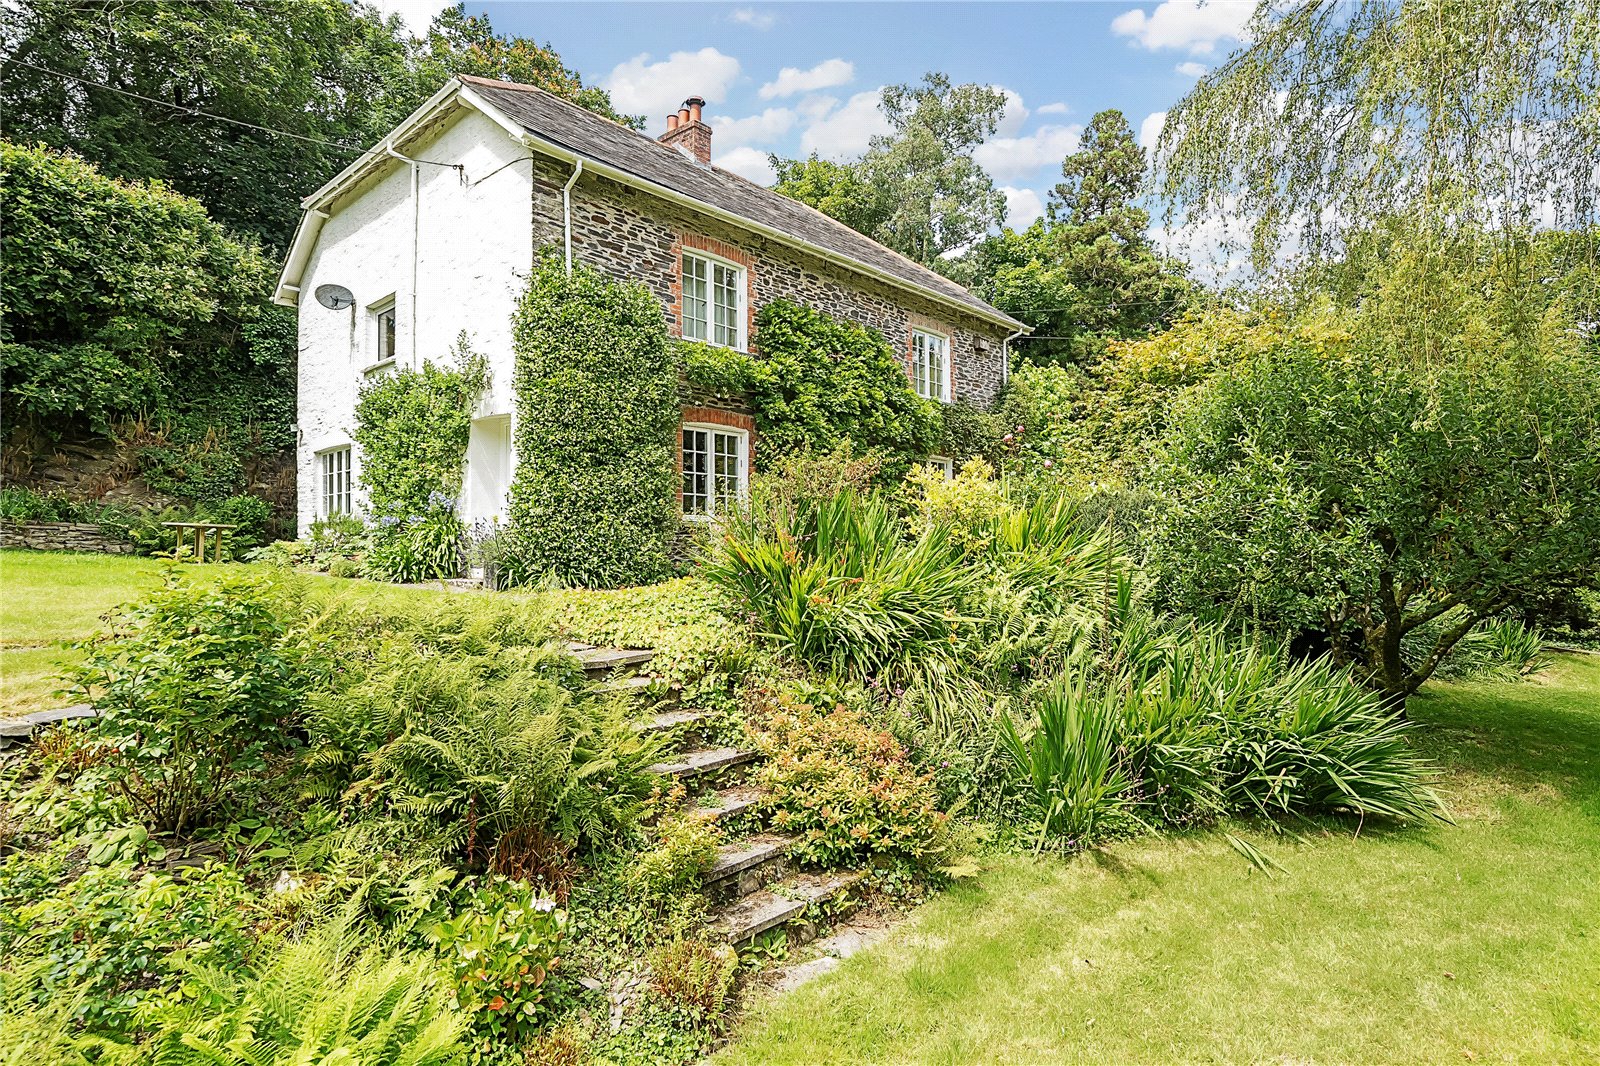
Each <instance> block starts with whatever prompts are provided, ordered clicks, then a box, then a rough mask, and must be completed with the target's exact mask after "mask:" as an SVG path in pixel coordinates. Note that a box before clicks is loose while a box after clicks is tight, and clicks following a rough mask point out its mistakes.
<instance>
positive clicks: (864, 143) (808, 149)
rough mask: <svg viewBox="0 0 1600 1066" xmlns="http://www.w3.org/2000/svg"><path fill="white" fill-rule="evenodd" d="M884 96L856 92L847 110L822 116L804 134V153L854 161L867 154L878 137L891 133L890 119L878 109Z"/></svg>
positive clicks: (875, 91) (843, 108)
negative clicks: (879, 101) (873, 139)
mask: <svg viewBox="0 0 1600 1066" xmlns="http://www.w3.org/2000/svg"><path fill="white" fill-rule="evenodd" d="M882 94H883V90H882V89H873V90H871V91H870V92H864V93H856V94H855V95H854V96H852V97H851V98H850V99H849V100H848V101H847V102H846V103H845V105H844V106H843V107H839V108H834V109H831V110H829V111H828V112H827V113H825V114H821V115H819V116H818V117H817V118H816V119H814V120H813V121H812V123H811V124H810V125H809V126H807V127H806V128H805V130H804V132H802V133H801V134H800V154H801V155H810V154H811V153H812V152H816V153H817V154H818V155H820V156H822V157H823V158H824V159H853V158H855V157H856V156H859V155H860V154H861V153H862V152H865V151H866V150H867V148H868V146H869V145H870V144H871V143H872V138H873V137H874V136H876V135H877V134H880V133H888V132H889V120H888V119H886V118H884V117H883V112H882V111H880V110H879V109H878V100H879V98H880V97H881V96H882Z"/></svg>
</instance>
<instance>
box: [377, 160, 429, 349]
mask: <svg viewBox="0 0 1600 1066" xmlns="http://www.w3.org/2000/svg"><path fill="white" fill-rule="evenodd" d="M383 149H384V151H386V152H388V153H389V154H390V155H392V156H394V157H395V158H396V159H398V160H400V161H401V162H402V163H409V164H411V322H410V326H411V368H412V369H413V370H416V369H419V366H418V363H417V334H418V333H420V332H421V329H420V328H419V327H420V326H421V322H420V321H419V320H418V319H417V261H418V260H419V259H420V258H421V255H422V249H421V246H420V241H421V239H422V166H421V163H422V160H420V159H412V158H411V157H410V156H405V155H401V154H400V153H399V152H397V151H395V150H394V145H392V144H386V145H384V146H383Z"/></svg>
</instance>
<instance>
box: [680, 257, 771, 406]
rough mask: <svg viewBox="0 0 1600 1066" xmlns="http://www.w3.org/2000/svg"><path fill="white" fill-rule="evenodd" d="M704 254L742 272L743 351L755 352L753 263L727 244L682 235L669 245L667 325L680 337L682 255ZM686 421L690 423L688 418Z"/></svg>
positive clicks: (681, 322)
mask: <svg viewBox="0 0 1600 1066" xmlns="http://www.w3.org/2000/svg"><path fill="white" fill-rule="evenodd" d="M684 252H705V253H706V254H708V255H714V256H716V257H717V258H718V259H726V260H727V261H728V262H730V263H733V264H735V265H737V266H739V267H742V268H743V269H744V314H745V323H744V336H745V349H746V350H747V351H749V352H750V353H751V354H754V353H755V350H756V261H755V258H754V257H753V256H751V254H750V253H749V252H746V251H745V250H744V249H742V248H738V247H735V246H734V245H731V244H729V243H728V242H727V241H719V240H717V239H716V238H714V237H702V236H700V235H699V234H698V233H681V234H679V235H678V238H677V239H676V240H674V241H673V242H672V261H673V263H674V264H675V270H674V273H673V276H672V303H671V304H670V305H669V306H668V307H667V326H668V328H669V329H670V330H671V331H672V335H673V336H674V337H682V336H683V253H684ZM689 421H693V420H692V419H690V420H689Z"/></svg>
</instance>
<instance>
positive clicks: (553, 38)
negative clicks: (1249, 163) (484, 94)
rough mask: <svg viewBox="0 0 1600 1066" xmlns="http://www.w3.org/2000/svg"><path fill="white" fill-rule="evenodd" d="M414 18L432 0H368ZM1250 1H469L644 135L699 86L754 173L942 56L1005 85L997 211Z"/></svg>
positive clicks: (870, 127)
mask: <svg viewBox="0 0 1600 1066" xmlns="http://www.w3.org/2000/svg"><path fill="white" fill-rule="evenodd" d="M378 6H379V7H380V8H382V9H384V10H385V11H393V12H398V13H400V14H402V15H403V16H404V17H405V18H406V19H407V21H408V23H409V24H410V25H411V26H412V27H413V28H420V25H425V24H426V22H427V21H428V19H429V18H430V17H431V16H432V14H433V13H435V12H436V11H437V10H438V9H439V8H440V7H441V6H443V5H442V3H440V2H439V0H382V2H380V3H379V4H378ZM1254 6H1255V0H1144V2H1143V3H1130V2H1127V0H1075V2H1074V0H1058V2H1054V3H1014V2H962V3H951V2H941V3H926V2H912V0H903V2H872V3H865V2H863V3H853V2H844V0H833V2H826V3H823V2H779V3H771V2H768V3H638V2H599V0H592V2H564V3H528V2H513V0H497V2H484V0H468V3H467V8H468V10H469V11H471V12H473V13H477V12H483V13H486V14H488V15H489V17H490V19H491V21H492V22H493V24H494V26H495V28H496V29H497V30H498V31H500V32H502V33H510V34H516V35H518V36H524V37H532V38H534V39H536V40H538V41H539V42H541V43H546V44H549V45H550V46H552V47H553V48H554V49H555V50H556V51H557V52H558V53H560V55H561V57H562V59H563V60H564V61H565V62H566V64H567V65H568V66H569V67H571V68H573V69H575V70H577V71H578V72H579V73H580V74H581V75H582V76H583V80H584V82H585V83H586V84H595V85H600V86H602V87H604V88H606V89H607V90H609V91H610V93H611V98H612V102H613V104H614V105H615V106H616V107H617V109H618V110H619V111H622V112H625V113H628V114H641V115H645V116H647V118H648V119H649V123H648V125H647V127H646V128H647V130H648V131H649V132H651V133H653V134H659V133H661V132H662V131H663V130H665V128H666V116H667V115H668V114H669V113H670V112H673V111H675V110H677V107H678V105H679V104H680V103H681V102H682V101H683V99H684V98H685V97H687V96H691V95H699V96H703V97H704V98H705V99H706V101H707V107H706V109H705V117H706V121H707V122H708V123H709V124H710V126H711V128H712V141H711V150H712V161H713V162H714V163H716V164H717V165H718V166H722V167H725V168H727V169H729V170H733V171H736V172H738V173H740V174H743V175H744V176H746V177H748V178H751V179H753V180H755V181H759V182H762V183H763V184H770V183H771V181H772V171H771V169H770V167H769V166H768V164H767V153H768V152H775V153H777V154H778V155H780V156H803V155H807V154H809V153H811V152H813V151H815V152H817V153H818V154H819V155H821V156H823V157H825V158H835V159H842V158H853V157H856V156H859V155H860V154H861V152H862V151H863V150H865V148H866V147H867V142H868V141H869V139H870V138H871V137H872V136H873V135H874V134H876V133H881V132H883V131H884V130H885V128H886V126H885V123H884V119H883V116H882V114H881V112H880V111H879V110H878V106H877V104H878V92H879V90H880V89H881V87H882V86H884V85H889V84H895V83H900V82H916V81H920V80H921V78H922V75H923V74H924V73H927V72H929V71H942V72H944V73H946V74H948V75H949V76H950V77H951V79H952V80H953V81H956V82H958V83H959V82H978V83H981V84H987V85H993V86H995V87H997V88H1000V89H1002V90H1004V91H1005V93H1006V96H1007V101H1008V105H1007V108H1006V114H1005V117H1004V119H1003V120H1002V122H1001V126H1000V129H999V131H998V132H997V133H996V135H995V136H994V137H992V138H991V139H990V140H989V141H987V142H986V143H985V144H983V145H982V146H981V147H980V148H979V149H978V150H977V152H976V153H975V154H976V156H977V159H978V161H979V162H980V163H982V164H983V166H984V167H985V168H986V169H987V170H988V171H989V173H990V174H991V175H992V176H993V177H994V179H995V183H996V184H997V185H998V186H1000V188H1001V189H1002V190H1003V191H1004V192H1005V194H1006V201H1007V206H1008V217H1007V223H1008V224H1010V225H1012V226H1015V227H1019V228H1020V227H1023V226H1026V225H1027V224H1028V223H1029V222H1031V221H1032V220H1033V219H1035V218H1037V217H1038V216H1039V215H1040V214H1041V213H1042V212H1043V209H1044V203H1045V200H1046V199H1047V197H1048V194H1049V191H1050V189H1051V188H1052V187H1053V186H1054V185H1055V183H1056V182H1057V181H1058V180H1059V178H1060V170H1061V160H1062V157H1063V156H1065V155H1066V154H1068V153H1069V152H1071V151H1072V150H1073V149H1074V147H1075V146H1076V144H1077V139H1078V135H1079V133H1080V131H1081V130H1082V128H1083V125H1084V124H1085V123H1086V122H1088V120H1089V119H1090V118H1091V117H1092V116H1093V115H1094V114H1095V112H1097V111H1100V110H1102V109H1105V108H1118V109H1120V110H1121V111H1122V112H1123V114H1124V115H1125V116H1127V119H1128V122H1129V123H1130V125H1132V126H1133V128H1134V130H1135V131H1136V132H1137V133H1138V134H1139V135H1140V138H1141V140H1142V141H1144V142H1145V143H1146V144H1149V143H1153V141H1154V138H1155V136H1156V135H1157V134H1158V133H1159V131H1160V128H1161V120H1162V118H1163V117H1164V115H1165V112H1166V109H1167V108H1168V107H1169V106H1171V105H1172V104H1173V103H1174V102H1176V101H1177V100H1179V99H1181V98H1182V97H1183V95H1184V94H1185V93H1186V92H1188V90H1189V88H1190V87H1191V86H1193V85H1194V82H1195V79H1196V78H1198V77H1199V76H1200V75H1202V74H1204V73H1205V72H1206V70H1208V69H1209V68H1211V67H1212V66H1214V65H1215V64H1217V63H1219V62H1221V61H1222V60H1223V59H1224V58H1226V56H1227V55H1228V53H1229V52H1230V51H1232V50H1233V49H1234V48H1236V47H1238V46H1239V45H1240V43H1241V40H1242V36H1243V32H1244V27H1245V24H1246V22H1247V21H1248V19H1249V16H1250V13H1251V11H1252V10H1253V9H1254Z"/></svg>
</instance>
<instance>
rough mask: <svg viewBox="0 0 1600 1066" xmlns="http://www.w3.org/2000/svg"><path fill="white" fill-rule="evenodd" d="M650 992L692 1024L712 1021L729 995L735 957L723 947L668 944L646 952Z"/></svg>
mask: <svg viewBox="0 0 1600 1066" xmlns="http://www.w3.org/2000/svg"><path fill="white" fill-rule="evenodd" d="M649 961H650V990H651V991H652V992H653V993H655V995H656V996H658V997H660V999H661V1000H662V1001H663V1002H664V1003H665V1004H666V1005H667V1006H669V1007H672V1008H676V1009H678V1010H681V1011H684V1012H685V1013H687V1014H688V1015H689V1016H690V1017H691V1018H693V1019H695V1020H696V1021H705V1020H710V1019H714V1018H716V1017H717V1016H718V1015H720V1014H721V1013H722V1010H723V1006H724V1005H725V1004H726V1003H727V1000H728V994H729V993H730V992H732V991H733V980H734V978H735V977H736V976H738V973H739V956H738V954H737V953H736V952H735V951H734V950H733V948H732V947H731V946H729V945H727V944H709V943H707V942H705V941H704V940H692V939H677V940H671V941H668V942H667V943H665V944H662V945H661V946H659V947H657V948H655V949H654V950H653V951H651V952H650V960H649Z"/></svg>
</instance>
